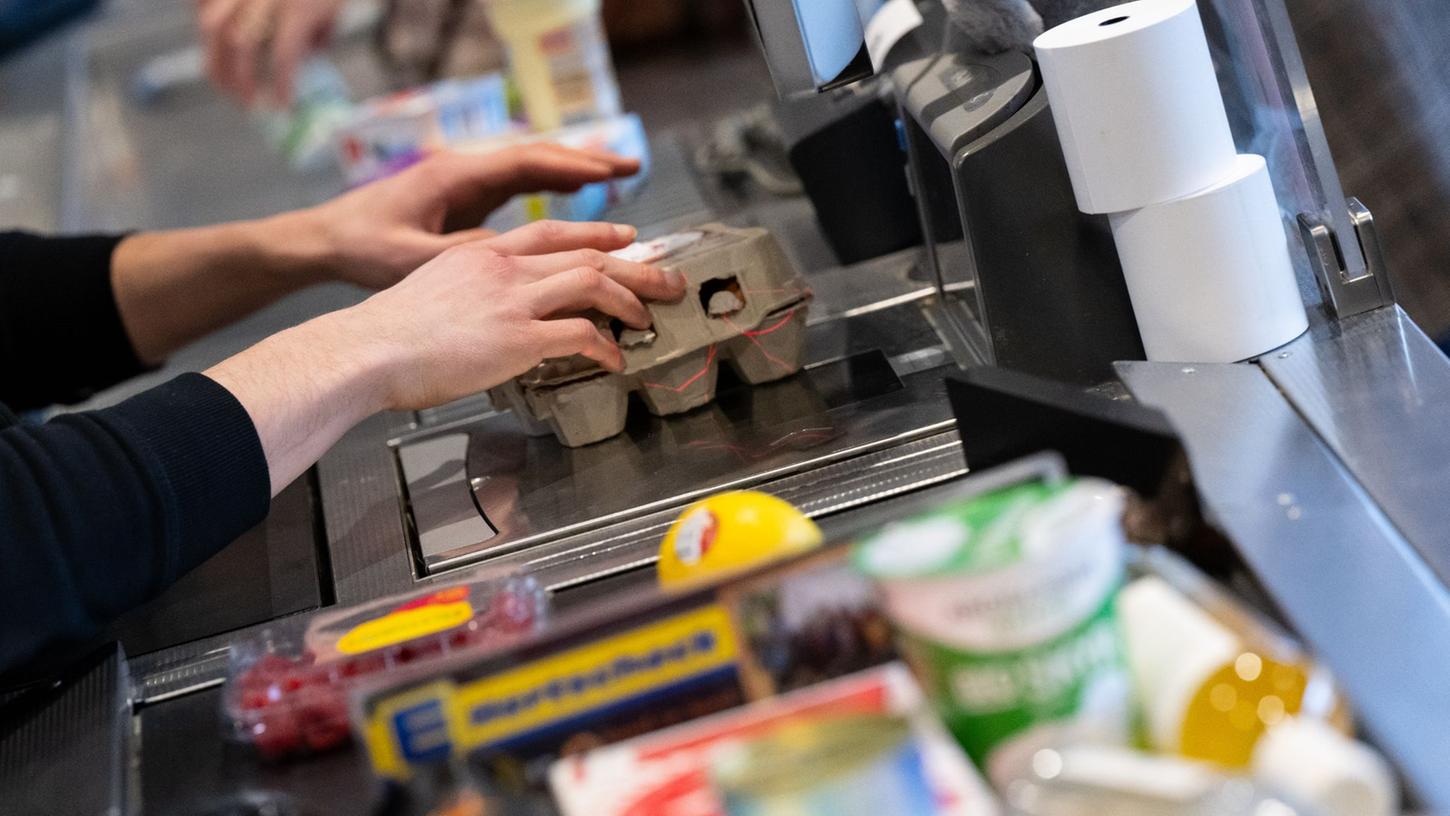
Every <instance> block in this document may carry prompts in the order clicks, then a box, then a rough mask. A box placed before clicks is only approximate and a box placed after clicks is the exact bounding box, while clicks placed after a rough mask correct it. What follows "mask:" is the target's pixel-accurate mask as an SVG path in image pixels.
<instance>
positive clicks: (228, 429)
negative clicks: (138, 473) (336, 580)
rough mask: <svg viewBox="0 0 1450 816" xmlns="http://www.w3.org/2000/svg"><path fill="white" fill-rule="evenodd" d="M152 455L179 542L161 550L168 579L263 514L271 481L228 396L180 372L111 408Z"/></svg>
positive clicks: (249, 427) (252, 432)
mask: <svg viewBox="0 0 1450 816" xmlns="http://www.w3.org/2000/svg"><path fill="white" fill-rule="evenodd" d="M108 413H111V415H112V416H113V417H115V418H116V419H117V420H119V421H120V422H123V423H124V424H126V425H128V426H130V428H131V430H132V431H133V432H134V434H135V438H136V439H137V440H138V441H139V442H140V443H141V444H142V447H143V448H144V449H145V451H146V452H147V453H148V454H150V457H151V458H152V460H153V461H152V462H151V467H152V468H153V470H154V472H155V473H156V474H158V476H159V477H160V478H159V479H158V482H159V483H160V485H161V486H162V490H163V491H164V492H165V493H166V494H167V495H165V496H164V497H163V501H164V502H165V503H166V504H167V505H169V509H170V510H171V512H170V513H167V514H166V515H167V517H168V518H170V519H173V520H174V522H172V523H173V524H174V525H175V526H174V529H172V530H168V531H167V532H168V535H167V536H166V538H167V540H169V541H174V542H178V543H177V547H176V551H175V552H170V553H167V558H166V561H167V563H166V565H165V572H166V574H167V580H168V581H169V580H172V579H174V578H176V577H178V576H180V575H182V574H183V573H185V572H187V571H188V570H190V569H192V568H193V567H195V566H197V565H198V564H200V563H201V562H202V561H205V560H206V559H207V558H209V557H211V556H212V555H213V554H215V553H216V552H217V551H218V550H220V549H221V548H222V547H225V546H226V545H227V544H229V543H231V542H232V541H233V540H234V539H236V538H237V537H238V536H240V535H241V534H242V533H245V532H246V531H247V530H249V529H251V528H252V527H255V526H256V525H257V524H259V523H260V522H261V521H262V519H263V518H265V517H266V515H267V509H268V507H269V506H270V503H271V498H272V480H271V475H270V474H269V472H268V470H267V457H266V455H265V454H264V453H263V451H262V441H261V439H260V438H259V437H258V436H257V429H256V426H255V425H254V424H253V423H252V418H251V417H250V416H249V415H248V414H247V410H246V409H245V408H244V407H242V404H241V403H240V402H238V401H237V398H236V397H234V396H232V393H231V392H230V391H228V390H226V389H225V388H223V387H222V386H221V385H219V384H217V383H216V381H214V380H212V379H211V378H209V377H206V376H203V375H201V374H183V375H181V376H180V377H177V378H176V379H174V380H171V381H170V382H167V383H165V384H164V385H161V386H158V387H156V388H153V389H150V390H149V391H146V392H145V393H143V394H139V395H137V396H135V397H132V398H131V399H128V400H126V401H125V402H123V403H121V404H120V405H117V406H116V407H115V408H113V409H111V410H110V411H109V412H108Z"/></svg>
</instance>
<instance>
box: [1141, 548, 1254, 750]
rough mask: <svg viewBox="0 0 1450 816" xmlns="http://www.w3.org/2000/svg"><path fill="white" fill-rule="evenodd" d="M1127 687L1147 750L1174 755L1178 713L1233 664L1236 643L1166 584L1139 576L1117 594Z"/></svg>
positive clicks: (1178, 739) (1237, 648)
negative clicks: (1142, 716) (1138, 700)
mask: <svg viewBox="0 0 1450 816" xmlns="http://www.w3.org/2000/svg"><path fill="white" fill-rule="evenodd" d="M1118 617H1119V619H1120V620H1121V621H1122V626H1123V633H1124V637H1125V639H1126V641H1127V647H1128V665H1129V667H1130V668H1131V669H1132V672H1133V683H1134V685H1135V686H1136V687H1137V689H1138V694H1139V695H1140V696H1141V697H1142V700H1143V709H1144V712H1145V713H1146V714H1147V718H1148V733H1149V737H1150V739H1151V740H1152V743H1153V747H1155V748H1157V749H1158V750H1160V751H1176V750H1178V747H1179V744H1180V742H1181V741H1182V732H1183V715H1184V714H1185V712H1186V711H1187V709H1188V704H1189V702H1190V701H1191V700H1192V699H1193V697H1194V695H1195V694H1197V693H1198V691H1199V689H1200V688H1202V686H1203V684H1204V683H1205V682H1206V681H1207V680H1208V678H1209V677H1210V676H1212V675H1213V674H1214V672H1217V671H1218V670H1220V669H1222V668H1223V667H1224V666H1227V665H1229V664H1231V663H1233V661H1234V659H1235V658H1237V657H1238V655H1239V653H1240V652H1241V651H1242V646H1241V644H1240V642H1239V639H1238V638H1237V637H1236V636H1235V635H1234V634H1233V632H1231V631H1230V630H1229V629H1228V628H1227V627H1225V626H1223V625H1222V624H1220V623H1219V622H1218V621H1217V620H1214V618H1213V616H1211V615H1209V614H1208V613H1207V612H1205V611H1203V610H1202V609H1200V608H1199V606H1198V605H1197V604H1195V603H1194V602H1193V601H1191V600H1189V599H1188V598H1187V597H1185V596H1184V595H1183V594H1182V593H1180V592H1179V591H1178V590H1176V589H1174V588H1173V587H1172V586H1170V585H1169V584H1168V583H1167V582H1166V581H1164V580H1163V579H1161V578H1157V577H1154V576H1147V577H1143V578H1139V579H1138V580H1136V581H1134V582H1132V583H1131V584H1129V585H1128V586H1126V587H1124V588H1123V591H1122V592H1121V593H1120V594H1119V595H1118Z"/></svg>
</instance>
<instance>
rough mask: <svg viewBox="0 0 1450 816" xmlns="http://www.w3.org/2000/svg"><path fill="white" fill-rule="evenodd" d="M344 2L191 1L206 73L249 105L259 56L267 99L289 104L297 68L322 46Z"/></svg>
mask: <svg viewBox="0 0 1450 816" xmlns="http://www.w3.org/2000/svg"><path fill="white" fill-rule="evenodd" d="M344 2H345V0H196V7H197V23H198V27H199V28H200V29H201V39H202V46H203V48H204V50H205V51H206V70H207V75H208V76H210V77H211V81H212V83H213V84H214V85H216V86H217V88H219V89H221V90H222V91H224V92H226V93H229V94H232V95H233V96H235V97H237V98H238V99H240V100H241V101H242V103H243V104H245V105H246V106H248V107H251V106H252V104H253V103H254V102H255V101H256V99H257V91H258V85H259V78H260V77H261V75H262V74H263V72H264V68H265V66H264V56H265V57H266V61H268V62H270V70H271V79H272V83H271V85H272V87H271V95H272V97H273V98H274V100H275V101H276V102H277V104H279V105H281V106H283V107H286V106H288V105H290V104H291V103H292V90H293V83H294V81H295V80H296V78H297V69H298V66H300V65H301V64H302V60H303V59H304V58H305V57H306V56H307V55H308V54H309V53H310V52H312V51H316V50H318V49H320V48H322V47H323V46H325V45H326V44H327V40H328V39H329V37H330V36H331V34H332V24H333V21H334V20H335V19H336V18H337V15H338V12H339V11H340V10H341V8H342V5H343V3H344Z"/></svg>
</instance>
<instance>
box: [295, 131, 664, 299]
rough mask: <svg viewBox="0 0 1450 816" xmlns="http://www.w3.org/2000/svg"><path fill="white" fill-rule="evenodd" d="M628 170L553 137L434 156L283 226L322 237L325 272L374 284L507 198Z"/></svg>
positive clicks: (417, 262) (634, 164) (447, 241)
mask: <svg viewBox="0 0 1450 816" xmlns="http://www.w3.org/2000/svg"><path fill="white" fill-rule="evenodd" d="M638 171H639V162H638V161H635V160H633V159H627V158H625V157H623V156H617V155H615V154H613V153H606V152H602V151H585V150H573V149H570V148H566V147H561V146H559V145H555V144H543V143H540V144H530V145H523V146H519V147H511V148H505V149H503V150H499V151H496V152H493V153H486V154H482V155H473V154H462V153H440V154H438V155H435V156H431V157H429V158H428V159H425V160H424V161H422V162H420V163H418V164H416V165H414V166H413V167H410V168H408V169H407V170H404V171H403V172H401V173H398V174H397V175H395V176H392V177H390V178H387V179H383V180H382V181H378V182H374V183H372V184H369V185H366V186H364V187H360V188H358V189H356V190H353V191H352V192H349V193H346V194H344V195H342V196H340V197H338V198H336V199H333V200H332V201H329V202H327V203H326V204H323V205H321V206H318V207H314V208H312V209H311V210H304V211H302V212H300V213H297V214H295V218H294V219H293V220H294V222H295V223H294V224H293V226H294V227H298V228H297V229H293V230H291V231H290V232H291V233H296V234H298V235H299V236H305V237H299V240H301V241H304V242H307V241H318V240H320V241H322V242H323V244H324V245H325V246H323V247H322V248H321V249H319V250H318V252H319V254H320V255H321V256H323V257H324V258H325V260H324V263H323V264H322V266H323V267H324V268H325V269H326V271H327V273H328V275H329V277H332V278H336V279H340V280H346V281H349V282H351V283H356V284H359V285H361V286H365V287H368V288H370V289H383V288H386V287H388V286H391V285H393V284H394V283H397V282H398V281H399V280H401V279H402V278H403V276H405V275H407V274H408V273H409V272H411V271H412V270H414V269H416V268H418V267H419V266H421V265H422V264H424V263H426V262H427V261H429V260H431V259H432V258H433V257H434V256H436V255H438V253H440V252H442V251H444V250H446V249H448V248H450V247H454V246H458V245H460V244H464V243H467V242H469V241H474V240H478V239H479V238H483V237H487V236H489V235H491V234H492V233H490V232H488V231H486V230H482V229H479V228H478V225H479V224H481V223H482V222H483V219H484V218H486V217H487V216H488V214H489V213H491V212H493V211H494V210H496V209H498V208H499V207H500V206H502V205H503V204H504V203H505V202H506V201H508V200H509V198H510V197H512V196H514V195H517V194H519V193H526V192H537V191H544V190H547V191H551V192H565V193H567V192H573V191H575V190H578V189H579V188H580V187H582V186H584V185H585V184H591V183H594V182H600V181H607V180H609V179H612V178H618V177H621V176H628V175H632V174H634V173H636V172H638ZM284 218H286V216H284Z"/></svg>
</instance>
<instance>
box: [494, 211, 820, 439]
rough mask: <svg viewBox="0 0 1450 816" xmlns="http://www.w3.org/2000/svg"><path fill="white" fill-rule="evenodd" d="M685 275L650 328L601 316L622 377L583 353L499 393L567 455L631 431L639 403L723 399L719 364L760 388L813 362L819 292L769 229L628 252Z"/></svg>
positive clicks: (668, 406)
mask: <svg viewBox="0 0 1450 816" xmlns="http://www.w3.org/2000/svg"><path fill="white" fill-rule="evenodd" d="M616 254H617V255H619V256H621V257H624V258H627V259H629V260H632V261H638V262H641V263H652V264H655V265H658V266H660V267H663V268H666V269H674V270H677V271H678V272H680V273H681V274H682V275H684V277H685V282H686V293H685V297H684V298H683V299H682V300H681V301H680V302H678V303H649V304H646V305H647V307H648V308H649V311H650V317H651V321H652V322H651V325H650V327H649V329H647V330H643V331H641V330H635V329H629V328H624V327H622V326H621V325H620V324H619V323H618V322H617V321H606V320H604V319H603V318H599V322H600V326H601V328H603V329H605V331H606V332H612V334H613V336H614V337H615V338H616V340H617V341H618V342H619V347H620V351H622V352H623V354H624V362H625V367H624V371H623V372H620V373H613V372H610V371H606V370H604V369H602V368H600V367H599V366H598V364H596V363H595V362H594V361H592V360H589V359H587V358H584V357H570V358H567V359H558V360H546V361H544V362H543V363H542V364H540V365H539V366H537V367H535V368H534V369H532V370H530V371H528V372H526V373H525V374H523V375H522V376H520V377H518V378H516V379H514V380H512V381H511V382H508V383H505V384H504V385H502V386H500V387H498V388H495V389H493V391H492V392H490V396H491V398H492V399H493V401H494V404H495V405H498V406H499V407H502V408H509V409H511V410H513V412H514V413H515V414H516V415H517V416H518V417H519V420H520V421H521V422H522V423H523V425H524V427H525V429H526V430H527V431H528V432H529V433H531V434H535V435H546V434H548V433H553V434H554V435H555V436H556V437H557V438H558V440H559V441H560V442H561V443H563V444H564V445H566V446H568V447H571V448H573V447H580V446H583V445H590V444H593V443H595V442H600V441H602V440H605V439H608V438H610V437H612V436H615V435H617V434H619V433H620V432H622V431H623V430H624V426H625V423H626V421H627V419H628V408H629V395H630V394H631V393H638V394H639V395H640V397H641V398H642V400H643V402H644V404H645V406H646V407H648V409H649V411H650V413H652V414H654V415H656V416H668V415H670V414H679V413H683V412H685V411H689V410H691V409H693V408H698V407H700V406H701V405H704V404H706V403H708V402H710V401H711V400H713V399H714V398H715V385H716V379H717V376H718V374H719V371H720V365H721V364H725V365H728V366H730V367H731V369H732V370H734V372H735V373H736V374H737V375H738V376H739V377H740V379H741V380H743V381H744V382H747V383H750V384H752V385H757V384H760V383H766V382H772V381H774V380H779V379H781V378H783V377H788V376H790V375H792V374H794V373H796V372H797V371H799V370H800V368H801V364H802V363H803V362H804V351H805V327H806V317H807V311H808V309H809V306H810V299H811V292H810V289H809V288H808V287H807V285H806V282H805V278H804V277H802V276H801V274H800V273H799V272H798V271H796V269H795V267H794V266H793V265H792V264H791V262H790V259H789V258H787V257H786V255H785V252H784V251H782V250H781V248H780V245H779V244H778V243H777V242H776V240H775V238H774V237H773V236H772V235H771V234H770V232H769V231H768V230H765V229H760V228H752V229H736V228H732V227H727V226H724V225H721V224H706V225H703V226H699V227H695V228H694V229H691V230H687V231H684V232H679V233H674V234H672V235H667V236H664V237H662V238H656V239H654V240H651V241H642V242H640V243H636V244H634V245H632V246H629V247H627V248H625V249H623V250H620V251H619V252H618V253H616Z"/></svg>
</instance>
